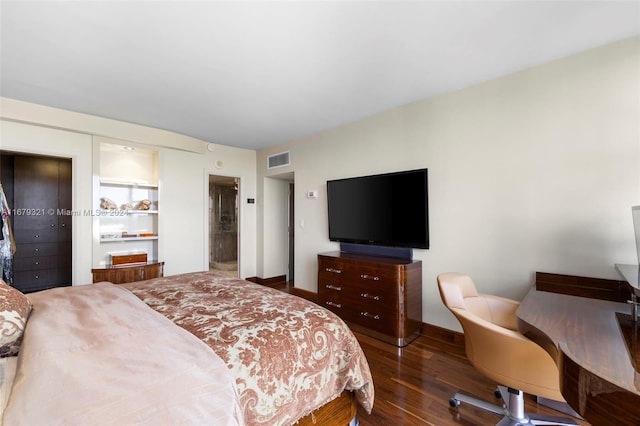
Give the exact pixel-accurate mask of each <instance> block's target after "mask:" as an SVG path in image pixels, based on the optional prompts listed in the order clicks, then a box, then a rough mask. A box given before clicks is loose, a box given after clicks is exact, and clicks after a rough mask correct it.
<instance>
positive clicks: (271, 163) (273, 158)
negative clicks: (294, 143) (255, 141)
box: [267, 151, 291, 169]
mask: <svg viewBox="0 0 640 426" xmlns="http://www.w3.org/2000/svg"><path fill="white" fill-rule="evenodd" d="M290 160H291V159H290V158H289V151H287V152H281V153H280V154H273V155H270V156H268V157H267V168H268V169H275V168H276V167H284V166H288V165H290V164H291V161H290Z"/></svg>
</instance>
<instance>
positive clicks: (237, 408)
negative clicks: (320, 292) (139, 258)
mask: <svg viewBox="0 0 640 426" xmlns="http://www.w3.org/2000/svg"><path fill="white" fill-rule="evenodd" d="M16 293H18V292H17V290H15V289H13V288H11V287H9V286H7V285H5V284H4V283H0V302H2V301H3V300H4V301H5V311H8V312H11V310H12V309H13V310H14V311H16V312H17V311H20V312H18V313H16V312H12V313H10V314H6V312H5V313H4V315H3V317H2V318H4V319H5V321H4V324H3V325H2V332H1V333H0V354H2V355H4V356H3V357H2V358H0V361H1V362H0V380H2V386H1V387H0V404H2V406H3V407H4V412H3V421H4V424H6V425H14V424H16V425H17V424H43V423H46V424H48V425H49V424H119V425H121V424H132V423H135V424H216V425H292V424H300V425H304V424H342V425H346V424H348V423H349V422H352V424H355V423H356V422H357V421H353V420H352V419H353V418H354V417H355V412H356V405H355V404H357V403H359V404H361V405H362V407H363V408H364V410H365V411H366V412H369V413H370V412H371V409H372V406H373V397H374V388H373V382H372V378H371V373H370V370H369V366H368V364H367V360H366V358H365V356H364V353H363V352H362V350H361V348H360V346H359V344H358V342H357V340H356V339H355V337H354V336H353V334H352V333H351V332H350V330H349V329H348V328H347V327H346V325H345V324H344V323H343V322H342V321H341V320H340V319H339V318H338V317H337V316H335V315H334V314H333V313H331V312H330V311H328V310H325V309H324V308H322V307H320V306H318V305H316V304H314V303H312V302H309V301H307V300H304V299H302V298H299V297H296V296H292V295H289V294H286V293H283V292H280V291H277V290H274V289H271V288H268V287H264V286H261V285H258V284H255V283H251V282H248V281H244V280H240V279H237V278H229V277H226V276H224V275H221V274H219V273H216V272H197V273H189V274H182V275H176V276H169V277H163V278H156V279H151V280H147V281H140V282H136V283H128V284H123V285H114V284H111V283H96V284H92V285H86V286H73V287H63V288H56V289H51V290H45V291H41V292H37V293H32V294H29V295H26V296H25V295H22V294H16ZM11 298H13V299H15V300H10V301H9V302H7V299H11ZM21 298H22V299H21ZM16 300H17V301H16ZM7 306H8V307H7ZM18 307H20V308H22V310H20V309H18ZM26 311H29V312H26ZM25 313H26V315H25ZM21 316H22V317H24V318H22V319H21ZM27 317H28V320H26V318H27ZM21 321H22V322H21ZM21 327H22V329H23V330H24V332H23V333H22V332H21V331H20V328H21ZM17 334H19V335H20V337H19V338H18V339H17V340H16V339H15V337H16V336H15V335H17ZM12 339H13V340H12ZM13 376H15V378H13Z"/></svg>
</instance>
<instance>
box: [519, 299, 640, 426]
mask: <svg viewBox="0 0 640 426" xmlns="http://www.w3.org/2000/svg"><path fill="white" fill-rule="evenodd" d="M629 312H630V307H629V305H628V304H625V303H618V302H610V301H605V300H597V299H588V298H584V297H577V296H568V295H564V294H557V293H548V292H543V291H537V290H535V289H533V290H531V291H530V292H529V293H528V294H527V296H526V297H525V298H524V300H523V301H522V303H521V304H520V307H519V308H518V311H517V313H516V314H517V316H518V327H519V328H520V331H521V332H522V333H523V334H524V335H525V336H527V337H528V338H530V339H531V340H533V341H535V342H536V343H538V344H539V345H540V346H542V347H543V348H545V349H546V350H547V352H549V354H551V356H552V357H553V358H554V360H555V361H556V364H558V368H559V370H560V391H561V392H562V395H563V396H564V397H565V399H566V401H567V403H568V404H569V405H570V406H571V407H572V408H573V409H574V410H576V412H578V413H579V414H580V415H581V416H583V417H584V418H585V419H586V420H587V421H589V422H590V423H592V424H593V425H594V426H595V425H612V424H615V425H640V373H639V372H638V370H637V369H636V368H637V367H638V362H637V360H638V358H639V357H638V353H639V349H640V348H639V345H640V337H639V336H640V330H639V329H638V327H637V326H635V340H633V339H631V341H630V342H627V341H625V337H624V335H623V333H622V328H621V325H620V323H619V321H618V316H620V315H618V314H617V313H620V314H621V316H622V317H628V316H629ZM632 354H633V356H632Z"/></svg>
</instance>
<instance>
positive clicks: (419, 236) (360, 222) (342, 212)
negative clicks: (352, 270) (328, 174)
mask: <svg viewBox="0 0 640 426" xmlns="http://www.w3.org/2000/svg"><path fill="white" fill-rule="evenodd" d="M327 203H328V207H329V240H331V241H339V242H341V243H350V244H367V245H375V246H383V247H408V248H421V249H428V248H429V202H428V179H427V169H419V170H409V171H403V172H395V173H385V174H378V175H371V176H360V177H355V178H348V179H336V180H329V181H327Z"/></svg>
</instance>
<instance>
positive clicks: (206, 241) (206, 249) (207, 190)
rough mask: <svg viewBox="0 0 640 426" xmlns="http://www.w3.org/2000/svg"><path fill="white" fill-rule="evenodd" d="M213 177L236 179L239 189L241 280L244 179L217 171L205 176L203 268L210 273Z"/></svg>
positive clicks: (237, 249) (238, 256)
mask: <svg viewBox="0 0 640 426" xmlns="http://www.w3.org/2000/svg"><path fill="white" fill-rule="evenodd" d="M211 176H218V177H223V178H230V179H235V180H236V182H237V185H238V189H237V195H236V199H237V204H238V205H237V209H238V215H237V218H236V239H237V248H236V251H237V253H236V259H237V264H236V272H237V274H238V278H241V273H240V271H242V268H241V262H242V259H241V256H240V253H241V252H242V250H241V241H242V238H241V232H242V203H241V202H240V200H241V199H242V177H240V176H235V175H228V174H224V173H220V172H217V171H209V170H205V176H204V197H205V203H204V229H205V233H204V250H203V251H204V253H203V268H204V270H205V271H208V270H209V268H210V266H209V260H210V258H211V247H210V244H209V241H210V240H211V232H212V231H213V230H212V229H211V226H210V225H209V224H210V223H211V217H210V207H209V203H210V197H209V193H210V190H211V188H210V185H211V183H210V178H211Z"/></svg>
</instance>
